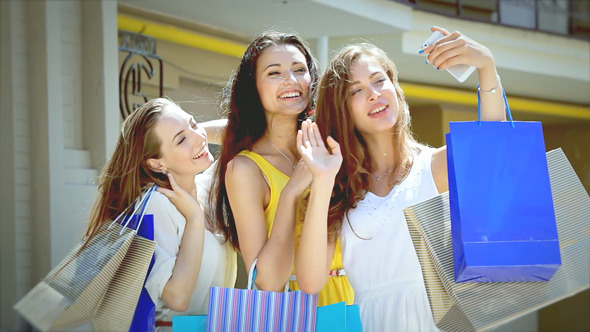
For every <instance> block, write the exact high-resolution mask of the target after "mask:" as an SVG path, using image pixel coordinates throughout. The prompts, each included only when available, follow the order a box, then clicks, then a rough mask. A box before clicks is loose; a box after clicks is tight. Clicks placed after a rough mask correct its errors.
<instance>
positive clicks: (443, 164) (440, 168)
mask: <svg viewBox="0 0 590 332" xmlns="http://www.w3.org/2000/svg"><path fill="white" fill-rule="evenodd" d="M431 169H432V176H433V178H434V182H435V183H436V187H437V189H438V192H439V193H443V192H445V191H448V190H449V183H448V173H447V172H448V171H447V146H446V145H445V146H443V147H440V148H438V149H435V150H434V151H433V152H432V164H431Z"/></svg>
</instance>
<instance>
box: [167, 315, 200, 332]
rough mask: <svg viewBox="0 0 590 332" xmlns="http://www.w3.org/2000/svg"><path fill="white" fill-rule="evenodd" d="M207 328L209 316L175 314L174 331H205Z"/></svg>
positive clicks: (173, 318)
mask: <svg viewBox="0 0 590 332" xmlns="http://www.w3.org/2000/svg"><path fill="white" fill-rule="evenodd" d="M206 330H207V316H205V315H193V316H173V317H172V332H205V331H206Z"/></svg>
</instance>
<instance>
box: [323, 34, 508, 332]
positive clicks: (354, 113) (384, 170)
mask: <svg viewBox="0 0 590 332" xmlns="http://www.w3.org/2000/svg"><path fill="white" fill-rule="evenodd" d="M432 30H433V31H435V30H438V31H441V32H442V33H443V35H444V36H445V37H444V38H443V39H441V40H440V41H438V42H437V43H435V44H433V45H431V46H429V47H427V48H426V49H424V50H423V51H422V52H420V53H424V54H426V55H427V63H430V64H432V65H433V66H434V67H435V68H436V69H438V70H444V69H446V68H448V67H449V66H452V65H455V64H467V65H472V66H475V67H476V68H477V71H478V75H479V86H480V88H481V90H480V91H481V92H482V93H481V95H482V96H481V102H482V119H484V120H490V121H498V120H503V119H504V117H505V115H504V114H505V113H504V106H503V99H502V93H501V89H499V87H500V86H499V85H500V81H499V76H498V75H497V72H496V67H495V63H494V58H493V56H492V54H491V52H490V51H489V49H487V48H486V47H484V46H483V45H480V44H478V43H476V42H475V41H473V40H471V39H469V38H467V37H466V36H464V35H462V34H461V33H459V32H453V33H448V32H447V31H446V30H444V29H441V28H437V27H433V29H432ZM417 51H418V50H417ZM436 69H435V70H436ZM496 89H497V90H498V91H500V92H499V93H492V91H496ZM316 116H317V120H316V121H317V124H318V127H319V129H320V132H321V133H322V136H323V137H327V136H332V137H333V138H334V139H335V140H336V141H338V142H339V143H340V146H341V149H342V155H343V159H344V160H343V163H342V168H341V169H340V171H339V173H338V175H337V177H336V185H335V187H334V192H333V196H332V201H331V208H330V214H329V222H328V226H327V227H328V232H329V234H339V235H340V239H341V241H342V249H343V261H344V268H345V269H346V273H347V275H348V278H349V280H350V283H351V284H352V286H353V289H354V291H355V294H356V299H355V303H357V304H359V306H360V311H361V321H362V324H363V330H364V331H365V332H370V331H379V332H381V331H432V330H436V326H435V324H434V321H433V319H432V315H431V311H430V306H429V302H428V298H427V295H426V290H425V286H424V281H423V277H422V272H421V269H420V264H419V261H418V258H417V256H416V252H415V249H414V247H413V245H412V241H411V239H410V235H409V232H408V228H407V225H406V221H405V219H404V215H403V209H404V208H405V207H407V206H409V205H412V204H415V203H418V202H420V201H422V200H425V199H428V198H431V197H433V196H435V195H437V194H439V193H442V192H444V191H447V187H448V184H447V166H446V147H444V146H443V147H442V148H438V149H433V148H430V147H427V146H424V145H421V144H419V143H417V142H416V141H415V140H414V138H413V136H412V133H411V131H410V114H409V109H408V105H407V104H406V101H405V97H404V94H403V91H402V90H401V88H400V85H399V82H398V77H397V70H396V67H395V65H394V64H393V62H392V61H391V60H390V59H388V58H387V55H386V54H385V53H384V52H383V51H382V50H380V49H378V48H377V47H375V46H373V45H369V44H359V45H352V46H348V47H345V48H343V49H342V50H341V51H340V52H339V53H338V54H337V55H336V56H335V58H334V59H333V60H332V61H331V62H330V64H329V65H328V67H327V69H326V71H325V73H324V75H323V78H322V81H321V83H320V87H319V99H318V102H317V107H316ZM318 248H319V246H318ZM316 255H317V256H318V257H322V253H321V252H316Z"/></svg>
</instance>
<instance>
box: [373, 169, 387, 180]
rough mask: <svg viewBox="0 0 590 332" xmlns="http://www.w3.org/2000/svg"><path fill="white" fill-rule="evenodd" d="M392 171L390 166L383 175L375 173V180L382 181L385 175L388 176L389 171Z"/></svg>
mask: <svg viewBox="0 0 590 332" xmlns="http://www.w3.org/2000/svg"><path fill="white" fill-rule="evenodd" d="M390 172H391V168H388V169H387V171H385V173H383V174H382V175H381V176H377V175H373V176H374V177H375V180H377V182H379V181H381V179H382V178H383V177H384V176H387V175H388V174H389V173H390Z"/></svg>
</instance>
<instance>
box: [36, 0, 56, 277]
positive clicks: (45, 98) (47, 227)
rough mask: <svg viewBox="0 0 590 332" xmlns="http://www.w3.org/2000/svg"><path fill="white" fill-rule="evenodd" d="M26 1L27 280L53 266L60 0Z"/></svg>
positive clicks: (42, 274)
mask: <svg viewBox="0 0 590 332" xmlns="http://www.w3.org/2000/svg"><path fill="white" fill-rule="evenodd" d="M27 4H28V6H29V8H28V9H29V11H28V13H29V23H30V26H29V27H30V43H29V51H30V53H29V55H30V57H29V64H30V78H29V82H30V85H29V87H30V91H31V108H30V110H31V119H34V121H31V156H32V157H31V161H32V165H31V169H32V184H33V190H32V194H33V211H32V214H31V216H32V219H33V223H32V226H33V257H34V258H33V261H34V264H33V278H32V279H33V280H40V279H41V278H42V277H44V276H45V275H46V274H47V273H48V272H49V270H50V268H51V267H52V266H53V265H54V263H53V262H52V257H53V256H54V255H53V254H54V252H53V251H54V245H53V242H59V240H60V239H61V236H60V235H61V234H60V233H61V231H62V230H61V229H59V227H55V224H56V222H58V220H59V218H60V214H59V212H58V209H57V207H58V206H59V204H60V201H61V202H63V200H64V197H63V196H61V195H62V194H63V189H62V188H61V187H63V183H64V181H63V165H64V160H63V154H64V137H63V111H62V107H61V106H62V80H61V77H62V70H61V69H62V68H61V6H62V2H61V1H31V2H28V3H27Z"/></svg>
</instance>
